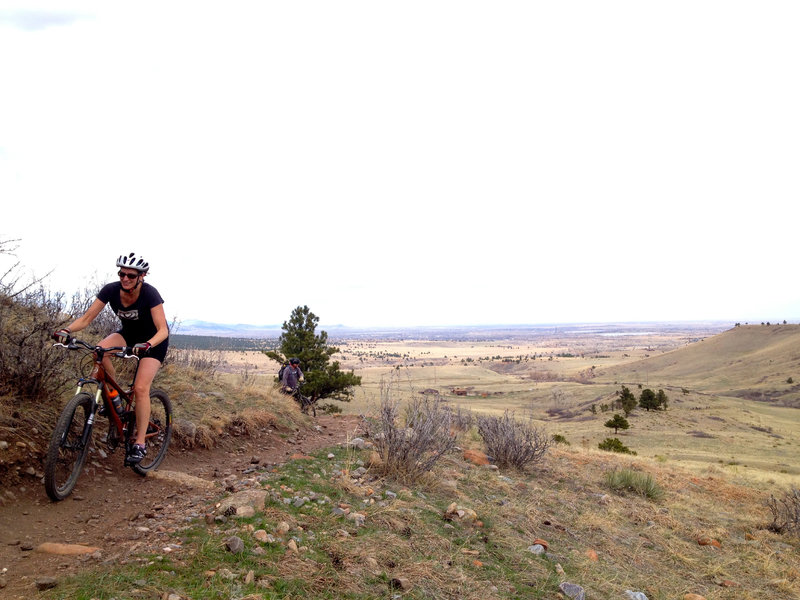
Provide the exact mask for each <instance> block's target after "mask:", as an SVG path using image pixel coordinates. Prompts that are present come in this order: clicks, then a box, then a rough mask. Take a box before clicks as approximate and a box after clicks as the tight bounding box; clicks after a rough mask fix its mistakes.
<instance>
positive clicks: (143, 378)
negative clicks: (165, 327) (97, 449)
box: [133, 358, 161, 446]
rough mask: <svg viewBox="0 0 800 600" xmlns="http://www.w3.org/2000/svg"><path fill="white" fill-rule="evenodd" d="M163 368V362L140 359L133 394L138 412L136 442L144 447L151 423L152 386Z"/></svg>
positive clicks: (152, 359)
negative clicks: (148, 425) (148, 426)
mask: <svg viewBox="0 0 800 600" xmlns="http://www.w3.org/2000/svg"><path fill="white" fill-rule="evenodd" d="M160 368H161V361H159V360H158V359H156V358H141V359H139V371H138V372H137V373H136V380H135V381H134V382H133V394H134V399H135V400H134V401H135V406H134V410H135V411H136V441H135V442H134V443H136V444H139V445H141V446H144V445H145V444H144V442H145V436H146V435H147V424H148V423H149V422H150V385H151V384H152V383H153V379H154V378H155V376H156V373H158V370H159V369H160Z"/></svg>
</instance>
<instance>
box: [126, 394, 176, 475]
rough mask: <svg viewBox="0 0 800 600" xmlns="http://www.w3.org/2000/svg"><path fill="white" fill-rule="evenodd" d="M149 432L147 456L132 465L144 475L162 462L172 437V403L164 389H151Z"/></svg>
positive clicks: (137, 471)
mask: <svg viewBox="0 0 800 600" xmlns="http://www.w3.org/2000/svg"><path fill="white" fill-rule="evenodd" d="M147 432H148V436H147V456H145V457H144V458H143V459H142V461H141V462H140V463H138V464H136V465H133V466H132V468H133V470H134V471H135V472H136V473H138V474H139V475H142V476H145V475H147V473H148V471H153V470H155V469H156V468H157V467H158V465H160V464H161V461H162V460H164V457H165V456H166V455H167V448H168V447H169V442H170V440H171V439H172V403H171V402H170V400H169V396H168V395H167V393H166V392H165V391H164V390H157V389H153V390H150V425H149V426H148V428H147ZM151 434H153V435H151Z"/></svg>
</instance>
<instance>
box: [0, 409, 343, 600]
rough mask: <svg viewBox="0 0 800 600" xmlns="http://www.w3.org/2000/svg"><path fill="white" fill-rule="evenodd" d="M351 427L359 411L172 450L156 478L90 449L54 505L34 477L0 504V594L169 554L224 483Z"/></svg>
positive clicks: (333, 441)
mask: <svg viewBox="0 0 800 600" xmlns="http://www.w3.org/2000/svg"><path fill="white" fill-rule="evenodd" d="M357 427H358V418H357V417H352V416H329V415H325V416H320V417H318V418H317V419H315V421H314V423H312V425H311V426H310V427H309V428H307V429H302V430H299V431H282V432H278V431H272V432H270V433H268V432H262V433H260V434H256V435H255V436H252V437H231V438H227V439H225V440H224V442H223V444H222V445H221V446H220V447H217V448H215V449H213V450H193V451H179V450H178V451H171V452H170V453H169V454H168V455H167V458H166V459H165V460H164V462H163V463H162V464H161V466H160V467H159V472H160V473H161V476H159V477H145V478H142V477H140V476H139V475H136V474H135V473H134V472H133V471H131V470H130V469H126V468H124V467H123V466H122V461H123V456H122V454H121V451H119V450H118V451H117V452H115V453H114V454H111V455H109V456H108V457H106V458H101V457H100V455H99V454H98V453H97V452H95V453H93V454H92V455H91V456H90V458H89V460H88V461H87V465H86V468H85V469H84V472H83V474H82V475H81V478H80V479H79V480H78V484H77V486H76V487H75V490H74V492H73V493H72V495H71V496H70V497H68V498H67V499H66V500H63V501H61V502H57V503H53V502H51V501H50V500H49V499H48V498H47V495H46V494H45V491H44V485H43V484H41V483H40V482H39V481H38V480H33V479H32V480H31V481H32V482H34V483H33V484H28V485H26V486H22V487H16V488H14V489H13V491H14V494H15V495H16V500H15V501H13V502H10V503H6V504H5V505H2V506H0V586H3V584H5V586H4V587H0V599H5V598H9V599H11V598H14V599H16V598H30V597H31V596H33V595H35V594H36V591H35V589H36V588H35V586H34V582H35V580H36V579H37V578H40V577H43V576H52V577H56V578H60V577H63V576H65V575H68V574H71V573H74V572H77V571H79V570H81V569H92V568H93V567H96V566H97V565H98V564H102V563H107V562H109V563H119V562H122V561H125V560H127V559H128V557H129V556H130V555H131V554H132V553H140V552H148V551H153V552H156V553H159V554H160V553H163V552H164V551H169V544H170V543H173V542H174V539H173V538H172V537H171V536H170V533H171V532H174V531H175V530H176V529H178V528H180V527H182V526H185V525H186V524H187V521H188V520H191V519H192V518H196V517H202V516H203V515H204V514H206V513H208V512H210V510H211V509H213V504H212V502H213V500H214V499H216V498H218V497H219V496H220V495H221V494H222V493H223V492H224V490H225V487H226V486H227V485H230V484H233V483H235V482H236V481H238V480H240V479H242V478H245V477H247V476H248V473H250V472H252V471H253V470H254V469H258V468H263V467H265V466H268V465H275V464H280V463H283V462H285V461H286V460H287V459H288V458H289V457H291V455H293V454H302V453H307V452H312V451H314V450H317V449H320V448H325V447H328V446H335V445H337V444H339V443H342V442H345V441H346V440H347V438H348V436H349V437H352V436H353V435H354V433H355V432H356V429H357ZM194 478H198V479H194ZM45 542H57V543H65V544H83V545H88V546H94V547H97V548H99V552H97V553H95V554H94V555H90V554H84V555H80V556H62V555H54V554H45V553H42V552H38V551H36V548H37V547H39V545H40V544H42V543H45ZM3 569H7V571H6V572H5V574H3V573H2V570H3Z"/></svg>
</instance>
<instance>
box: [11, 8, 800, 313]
mask: <svg viewBox="0 0 800 600" xmlns="http://www.w3.org/2000/svg"><path fill="white" fill-rule="evenodd" d="M798 30H800V3H797V2H796V1H786V2H759V3H756V2H738V1H735V0H734V1H731V0H721V1H714V2H711V1H703V0H692V1H672V2H649V1H641V0H631V1H625V2H621V1H604V2H597V1H596V0H587V1H564V2H535V1H533V0H525V1H520V2H515V1H509V2H503V1H499V2H473V1H469V0H457V1H452V2H444V1H437V0H424V1H413V0H406V1H404V2H391V3H388V2H380V1H376V0H365V1H363V2H350V1H344V2H342V1H330V0H326V1H319V2H317V1H296V2H236V1H232V2H226V3H210V2H208V3H206V2H169V1H164V0H162V1H159V2H148V1H142V2H116V1H103V2H100V1H98V2H81V1H78V0H62V1H58V2H50V3H47V2H36V1H33V0H26V1H18V2H12V1H10V0H0V197H1V198H2V217H0V239H19V240H20V242H19V244H18V245H19V248H18V250H17V257H18V259H19V260H20V261H21V262H22V265H23V267H24V269H25V272H26V273H30V274H32V275H43V274H45V273H48V272H50V271H52V274H51V275H50V276H49V278H48V279H47V281H48V285H50V286H51V287H52V288H53V289H57V290H64V291H67V292H70V293H71V292H72V291H74V290H76V289H79V288H81V287H83V286H85V285H86V284H87V283H88V282H90V281H92V280H100V281H111V280H113V279H115V273H116V270H117V269H116V267H115V266H114V262H115V260H116V258H117V256H118V255H119V254H121V253H123V252H130V251H135V252H137V253H141V254H142V255H144V256H145V257H146V258H147V259H148V260H149V261H150V262H151V264H152V269H151V273H150V275H149V276H148V281H149V282H150V283H151V284H153V285H155V286H156V288H158V290H159V291H160V292H161V294H162V296H163V297H164V299H165V309H166V312H167V315H168V317H169V318H172V317H178V318H179V319H180V320H189V319H201V320H207V321H216V322H220V323H252V324H274V323H281V322H283V321H284V320H286V319H287V318H288V317H289V314H290V313H291V311H292V309H293V308H294V307H296V306H298V305H308V306H309V307H310V308H311V310H312V311H313V312H314V313H315V314H317V315H318V316H319V317H320V320H321V323H322V324H344V325H351V326H381V325H454V324H490V323H491V324H497V323H554V322H562V323H563V322H586V321H620V320H621V321H637V320H705V319H721V320H727V319H730V320H731V321H732V322H733V321H748V320H749V321H761V320H779V319H781V320H782V319H787V320H790V321H792V320H795V321H796V320H798V319H800V287H798V282H797V239H798V234H797V230H798V225H800V223H798V217H800V194H799V192H800V110H798V107H800V77H798V72H799V70H798V67H799V66H800V65H798V62H800V36H798V35H797V32H798ZM0 258H1V257H0Z"/></svg>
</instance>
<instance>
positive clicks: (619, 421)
mask: <svg viewBox="0 0 800 600" xmlns="http://www.w3.org/2000/svg"><path fill="white" fill-rule="evenodd" d="M604 425H605V426H606V427H608V428H610V429H613V430H614V435H617V430H618V429H623V430H624V429H630V426H631V424H630V423H628V419H626V418H625V417H623V416H622V415H614V416H613V417H612V418H610V419H609V420H608V421H606V422H605V423H604Z"/></svg>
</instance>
